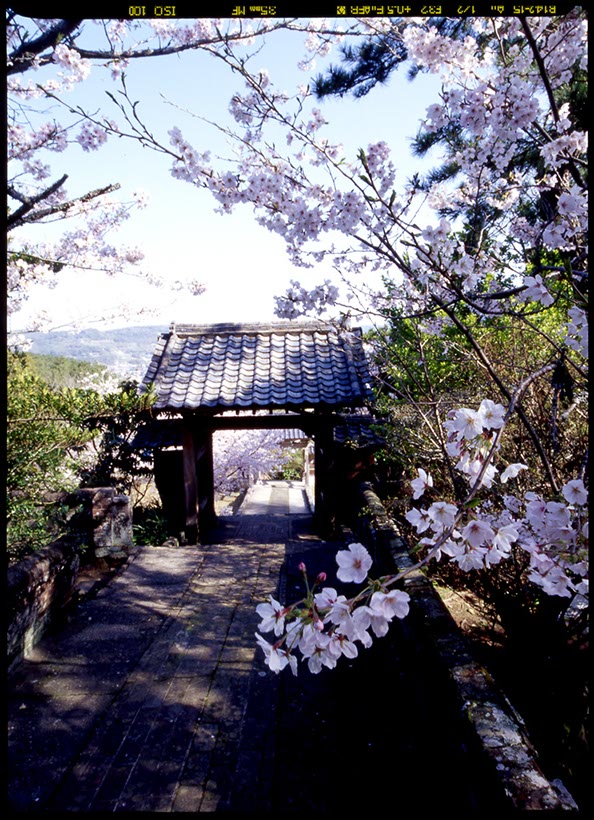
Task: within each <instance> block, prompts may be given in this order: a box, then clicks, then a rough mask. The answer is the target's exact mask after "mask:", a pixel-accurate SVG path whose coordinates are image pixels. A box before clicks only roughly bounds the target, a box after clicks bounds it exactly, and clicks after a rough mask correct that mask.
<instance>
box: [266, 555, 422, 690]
mask: <svg viewBox="0 0 594 820" xmlns="http://www.w3.org/2000/svg"><path fill="white" fill-rule="evenodd" d="M336 562H337V564H338V571H337V573H336V575H337V578H338V580H339V581H342V582H344V583H356V584H361V583H363V582H367V583H366V587H365V588H364V589H363V591H362V592H360V593H359V594H358V595H357V596H356V597H354V598H350V599H347V597H346V596H345V595H342V594H339V593H338V592H337V591H336V589H334V587H322V588H321V589H319V591H317V590H318V588H319V586H320V584H322V583H323V582H324V581H325V580H326V577H327V576H326V573H323V572H322V573H320V574H319V575H318V576H317V578H316V580H315V582H314V584H313V585H312V586H311V588H310V587H309V584H308V583H307V568H306V567H305V565H304V564H301V565H300V569H301V572H302V574H303V576H304V578H305V581H306V584H307V595H306V597H305V598H304V599H303V600H301V601H299V602H297V603H294V604H290V605H288V606H284V605H282V604H280V603H279V602H278V601H276V600H275V599H274V598H273V597H272V596H270V597H269V601H268V602H266V603H261V604H259V605H258V606H257V607H256V612H257V613H258V615H259V616H260V618H261V621H260V624H259V626H258V629H259V631H260V632H273V633H274V635H275V640H273V642H272V643H270V642H269V641H267V640H265V639H264V638H263V637H262V635H261V634H259V633H256V640H257V641H258V644H259V645H260V647H261V648H262V650H263V652H264V657H265V660H266V663H267V665H268V666H269V667H270V669H271V670H272V671H273V672H277V673H278V672H280V671H281V670H282V669H284V668H285V667H286V666H289V667H290V669H291V671H292V672H293V674H295V675H296V674H297V669H298V656H297V655H296V654H295V653H296V652H297V651H299V653H300V655H301V659H302V662H306V663H307V667H308V669H309V671H310V672H312V673H314V674H317V673H319V672H320V671H321V670H322V668H324V667H326V668H328V669H334V668H335V666H336V664H337V663H338V661H339V660H340V658H341V657H343V656H344V657H346V658H351V659H352V658H356V657H357V656H358V654H359V649H358V646H357V644H361V645H362V646H363V647H364V648H368V647H370V646H371V645H372V643H373V636H375V637H376V638H380V637H383V636H384V635H386V634H387V632H388V629H389V626H390V622H391V621H392V620H393V619H394V618H405V617H406V615H407V614H408V611H409V600H410V599H409V595H408V594H407V593H406V592H404V591H402V590H399V589H390V588H389V587H390V584H391V583H392V580H393V579H391V578H380V579H379V580H377V581H372V580H369V579H368V572H369V570H370V569H371V566H372V563H373V561H372V558H371V556H370V554H369V552H368V551H367V550H366V549H365V547H364V546H363V545H362V544H360V543H352V544H350V545H349V547H348V548H347V549H345V550H340V551H339V552H338V553H337V555H336Z"/></svg>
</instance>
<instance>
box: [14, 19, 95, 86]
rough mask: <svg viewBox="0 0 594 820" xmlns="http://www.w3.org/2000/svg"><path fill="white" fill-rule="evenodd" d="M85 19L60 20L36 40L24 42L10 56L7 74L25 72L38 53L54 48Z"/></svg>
mask: <svg viewBox="0 0 594 820" xmlns="http://www.w3.org/2000/svg"><path fill="white" fill-rule="evenodd" d="M83 22H84V20H60V21H59V22H58V23H57V24H56V25H55V26H53V27H52V28H50V29H48V30H47V31H44V32H43V34H41V35H40V36H39V37H38V38H37V39H36V40H30V41H28V42H25V43H23V44H22V45H20V46H19V47H18V48H17V49H15V50H14V51H13V52H12V54H10V55H9V57H8V67H7V69H6V73H7V74H23V73H24V72H25V71H28V70H29V68H31V66H32V65H33V61H34V60H35V57H36V56H37V55H38V54H41V53H42V52H43V51H45V50H46V49H47V48H52V47H53V46H56V45H58V43H59V42H60V41H61V40H63V39H64V38H65V37H68V36H69V35H71V34H73V33H74V32H75V31H76V29H77V28H78V27H79V26H80V25H81V23H83Z"/></svg>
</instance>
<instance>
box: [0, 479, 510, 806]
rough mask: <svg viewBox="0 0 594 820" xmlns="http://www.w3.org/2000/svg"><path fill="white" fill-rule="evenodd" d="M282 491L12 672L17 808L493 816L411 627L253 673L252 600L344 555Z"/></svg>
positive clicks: (148, 559)
mask: <svg viewBox="0 0 594 820" xmlns="http://www.w3.org/2000/svg"><path fill="white" fill-rule="evenodd" d="M275 489H276V490H280V491H281V494H282V491H283V488H282V487H277V488H275ZM287 492H288V491H287ZM279 498H280V496H279V493H277V494H276V501H275V504H276V506H275V510H274V511H273V513H272V514H268V515H265V514H261V513H260V512H257V511H256V512H254V510H261V509H262V507H253V508H252V512H251V513H250V512H249V509H248V508H244V509H243V514H242V515H239V516H236V517H232V518H231V517H230V518H224V519H221V520H220V527H219V528H218V530H217V532H216V533H215V534H214V535H213V543H212V544H208V545H201V546H195V547H194V546H192V547H145V548H141V549H139V551H138V552H137V554H136V555H135V556H134V557H133V558H132V559H131V560H130V562H129V563H128V565H127V566H126V567H125V568H124V569H123V571H122V572H121V573H119V574H118V575H117V576H116V577H115V578H114V579H113V580H112V581H111V582H110V583H109V585H108V586H107V587H105V588H104V589H103V590H101V591H100V592H99V593H98V594H97V596H96V597H95V598H93V599H90V600H87V601H84V602H83V603H81V604H80V605H79V606H78V607H77V609H76V611H75V612H74V613H73V614H72V616H71V618H70V620H69V622H68V623H66V624H65V625H64V626H63V627H62V628H61V629H60V630H57V631H56V632H54V634H52V635H49V636H47V637H46V638H45V639H44V640H43V641H42V642H41V643H40V644H39V645H38V646H37V647H36V648H35V649H34V650H33V652H32V653H31V655H30V657H29V658H28V659H27V660H26V661H24V662H23V663H22V664H21V665H20V666H19V667H18V668H17V669H16V670H15V673H14V674H12V675H11V676H10V679H9V681H8V684H9V685H8V690H9V706H8V717H9V775H8V776H9V797H10V806H11V809H12V810H13V811H32V810H33V811H34V810H41V811H48V810H49V811H110V812H111V811H131V812H138V811H143V812H146V811H165V812H167V811H182V812H185V811H238V812H274V813H276V812H279V811H302V810H309V811H317V812H323V811H334V810H337V809H338V810H345V811H349V814H350V813H351V812H354V811H363V810H367V811H369V809H370V807H373V808H374V809H377V808H382V807H384V808H385V807H387V806H388V805H390V806H392V807H393V808H394V809H395V810H399V809H402V808H405V807H407V806H409V807H412V806H417V807H419V806H423V807H425V808H428V809H430V808H434V809H435V808H438V807H439V808H440V810H441V811H443V810H444V809H447V808H448V807H451V808H453V809H454V808H455V809H456V810H464V809H466V808H488V809H490V810H491V809H493V807H494V805H495V804H494V802H493V801H494V798H493V794H492V793H491V791H490V787H489V784H488V782H487V781H486V780H485V779H484V777H483V773H482V772H481V771H479V769H478V763H477V760H478V758H477V755H475V754H474V750H473V749H472V747H471V745H469V741H468V739H467V738H466V737H465V735H464V734H463V732H462V728H461V726H460V725H459V722H458V720H457V715H456V714H454V712H453V710H452V704H451V702H450V701H449V700H448V686H447V683H446V681H445V680H444V679H443V676H442V677H440V675H439V673H438V672H437V671H436V669H435V668H434V667H433V666H432V664H431V659H430V658H425V657H423V656H422V653H420V652H418V651H416V650H415V649H414V648H411V646H410V644H409V643H407V642H406V641H402V640H400V638H401V635H400V634H399V632H400V629H401V628H404V629H405V628H406V624H403V625H402V627H400V626H399V625H396V628H395V629H393V630H392V633H391V634H390V636H389V637H387V638H384V639H382V640H381V641H379V642H377V643H376V644H375V645H374V646H373V647H372V649H370V650H367V651H365V652H363V653H362V655H361V657H360V658H359V659H357V660H356V661H353V662H351V661H349V662H346V659H344V661H345V662H343V664H342V666H340V665H339V668H337V669H336V670H334V671H329V670H323V672H322V673H321V674H320V675H316V676H313V675H310V674H309V673H308V672H307V671H306V669H305V667H304V668H303V669H302V670H300V674H299V676H298V677H297V678H294V677H293V676H292V675H290V673H288V674H286V675H281V676H275V675H274V674H272V673H271V672H270V671H269V670H268V669H267V667H266V666H264V664H263V662H262V655H261V651H260V650H259V649H257V646H256V643H255V640H254V632H255V631H256V628H257V623H258V620H259V619H258V617H257V615H256V613H255V605H256V604H257V602H258V601H260V600H262V599H263V598H264V597H265V596H266V595H267V594H276V593H277V588H278V587H280V594H281V595H286V600H294V598H295V597H296V596H297V595H299V592H300V591H299V589H298V587H299V585H300V583H301V577H300V574H299V571H298V565H299V563H300V562H301V561H305V563H306V564H307V566H308V569H309V570H310V572H312V573H314V574H315V573H316V572H317V571H318V570H319V569H322V568H324V569H325V570H326V571H329V570H330V571H331V570H332V566H333V556H334V553H335V552H336V549H337V548H338V546H339V545H338V544H333V543H327V542H322V541H321V540H320V539H319V538H318V537H317V536H316V535H315V532H313V530H312V526H311V519H310V517H309V516H308V515H305V514H301V515H287V514H283V513H282V507H281V506H278V504H279V503H280V502H279ZM271 499H272V495H271ZM286 509H287V507H285V510H286ZM334 580H335V579H334V578H333V577H332V575H331V574H330V573H329V578H328V584H333V583H334Z"/></svg>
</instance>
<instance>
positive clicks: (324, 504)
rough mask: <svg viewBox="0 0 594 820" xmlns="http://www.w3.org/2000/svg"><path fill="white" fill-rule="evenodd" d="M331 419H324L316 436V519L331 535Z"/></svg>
mask: <svg viewBox="0 0 594 820" xmlns="http://www.w3.org/2000/svg"><path fill="white" fill-rule="evenodd" d="M332 431H333V428H332V423H331V419H328V420H326V419H324V422H323V423H321V424H320V425H319V426H318V430H317V432H316V434H315V476H316V481H315V517H316V519H317V522H318V525H319V527H320V528H321V530H322V531H323V532H325V533H329V532H331V531H332V530H333V527H334V521H335V510H334V505H335V498H334V492H333V481H334V475H333V472H334V437H333V432H332Z"/></svg>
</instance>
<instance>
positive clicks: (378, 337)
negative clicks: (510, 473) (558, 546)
mask: <svg viewBox="0 0 594 820" xmlns="http://www.w3.org/2000/svg"><path fill="white" fill-rule="evenodd" d="M555 296H556V299H557V301H556V302H555V304H553V305H552V306H550V307H548V308H546V309H543V307H542V305H533V304H530V303H529V304H527V305H525V306H522V305H520V304H518V308H519V315H518V314H512V313H511V312H509V313H501V314H495V315H492V316H478V315H476V314H473V313H471V312H470V311H469V310H468V309H467V308H465V307H464V306H459V307H458V308H457V316H458V318H459V320H460V324H459V325H457V324H455V323H454V322H452V321H450V320H448V321H446V322H445V323H444V325H443V328H442V330H441V332H440V334H439V335H435V334H433V333H427V332H425V327H426V324H427V322H428V321H430V320H436V319H438V320H441V319H444V315H443V314H441V313H440V312H436V313H435V314H434V315H433V316H432V317H423V318H402V317H399V316H398V315H397V314H396V313H394V314H393V315H392V316H391V317H390V323H389V325H388V328H387V330H386V331H376V332H373V333H371V334H370V335H369V339H370V341H371V342H372V343H373V345H374V349H375V356H376V363H377V368H378V390H377V400H378V409H379V410H380V412H381V413H382V414H383V415H384V416H385V417H386V418H387V419H389V422H390V423H389V424H388V426H387V440H388V447H387V452H386V454H385V455H384V456H383V464H382V468H383V471H384V472H385V473H386V474H389V475H390V478H394V477H402V476H403V475H406V476H408V477H409V478H410V477H412V476H413V475H416V468H417V467H418V466H422V467H425V469H427V470H429V471H433V473H434V476H433V477H434V480H435V481H436V482H437V485H439V492H445V493H447V492H449V490H450V489H451V488H452V486H453V488H454V491H455V492H456V494H457V495H458V497H459V498H461V495H462V489H463V486H464V482H463V480H462V479H461V477H459V476H458V474H456V473H455V471H454V469H453V467H454V465H453V464H452V463H451V461H450V459H449V457H448V455H447V453H446V451H445V440H444V438H443V432H442V423H443V421H444V419H445V418H446V416H447V413H448V411H449V410H453V409H457V408H458V407H461V406H466V407H473V408H474V409H477V408H478V405H479V404H480V402H481V400H482V399H483V398H490V399H492V400H493V401H495V402H501V403H503V404H507V399H506V397H505V395H504V393H503V392H502V389H501V387H498V386H497V384H496V383H494V381H493V378H492V374H493V372H496V374H497V377H498V379H499V380H500V384H501V385H503V386H505V388H506V389H508V390H511V391H512V392H513V389H514V388H515V386H517V385H518V384H520V383H522V381H523V380H524V379H525V378H526V377H527V376H528V375H529V374H531V373H533V372H535V371H537V370H538V369H539V368H540V367H542V364H543V363H547V362H551V363H553V362H557V367H556V368H555V370H554V371H553V373H552V374H551V373H548V374H547V375H546V376H545V377H543V378H542V379H538V380H536V381H535V382H534V384H533V385H531V386H530V387H529V388H528V389H527V390H526V391H525V393H524V396H523V399H522V407H523V409H524V410H525V412H527V413H528V414H529V416H530V419H531V423H532V426H533V429H534V431H535V434H536V435H537V436H538V438H539V440H540V442H541V444H542V447H543V451H544V452H545V454H546V456H547V458H548V459H549V460H550V462H551V464H552V467H553V469H556V470H557V471H558V473H559V474H560V475H561V474H564V473H566V472H567V470H569V471H570V472H571V470H572V469H573V470H574V471H575V470H577V468H578V466H579V459H580V458H581V457H582V452H583V446H584V442H585V441H586V440H587V426H586V423H585V419H584V417H583V414H580V413H579V412H577V411H576V412H571V413H569V414H566V417H564V418H563V420H562V421H560V417H561V414H562V412H563V413H565V411H566V410H568V406H569V405H570V404H571V402H572V401H573V399H574V398H575V399H577V400H578V402H579V401H580V400H581V398H580V397H581V396H582V393H583V390H581V387H584V386H585V385H580V383H579V380H578V379H577V374H576V372H575V371H568V370H567V368H566V367H564V366H563V365H562V360H563V352H562V351H563V337H564V334H565V328H566V323H567V308H568V306H569V304H570V301H569V298H568V285H567V284H566V283H564V282H563V281H562V280H560V281H559V283H558V286H557V292H556V294H555ZM477 349H478V350H480V352H481V355H482V357H483V358H481V355H479V353H478V352H477ZM485 360H486V361H487V362H488V363H489V367H486V366H485ZM563 368H564V369H563ZM560 373H562V375H563V376H564V379H563V380H562V384H560V385H559V384H557V382H558V381H559V378H558V377H559V374H560ZM553 421H555V425H554V426H553ZM500 458H502V459H503V460H504V461H505V460H507V461H509V462H518V461H519V462H522V463H526V464H528V465H529V466H530V467H533V468H535V469H534V471H533V474H532V477H531V480H532V482H533V488H534V486H535V485H534V481H535V478H536V476H537V475H538V474H539V473H540V474H541V475H542V471H541V470H540V464H539V461H538V459H537V458H536V454H535V451H534V445H533V441H532V440H531V439H530V437H529V436H528V434H527V431H526V429H525V427H524V425H522V424H520V423H519V421H518V419H517V418H514V419H512V420H511V422H510V424H509V425H508V431H507V433H506V436H505V437H504V440H503V443H502V449H501V452H500ZM436 465H439V466H436ZM522 480H523V477H520V478H519V479H518V486H519V485H520V484H521V482H522ZM542 480H543V486H542V488H541V489H545V486H546V485H545V484H544V482H545V480H546V479H545V476H542ZM537 483H538V482H537ZM437 485H436V486H437Z"/></svg>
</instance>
